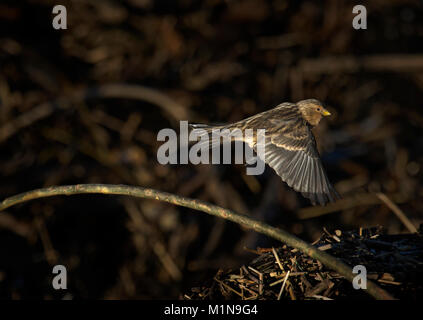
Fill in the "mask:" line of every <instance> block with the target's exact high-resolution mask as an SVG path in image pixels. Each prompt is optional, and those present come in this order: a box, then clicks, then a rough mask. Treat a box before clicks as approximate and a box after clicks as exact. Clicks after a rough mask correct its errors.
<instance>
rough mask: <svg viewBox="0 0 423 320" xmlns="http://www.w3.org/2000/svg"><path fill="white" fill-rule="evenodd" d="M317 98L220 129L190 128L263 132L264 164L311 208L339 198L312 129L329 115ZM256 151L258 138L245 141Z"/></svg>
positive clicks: (270, 111) (275, 109)
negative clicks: (311, 205) (322, 160)
mask: <svg viewBox="0 0 423 320" xmlns="http://www.w3.org/2000/svg"><path fill="white" fill-rule="evenodd" d="M329 115H330V112H329V111H327V110H326V109H325V108H324V107H323V104H322V103H321V102H320V101H318V100H316V99H307V100H302V101H299V102H297V103H290V102H284V103H281V104H279V105H278V106H277V107H275V108H273V109H271V110H268V111H265V112H261V113H259V114H256V115H254V116H252V117H249V118H247V119H244V120H241V121H238V122H235V123H232V124H228V125H223V126H207V125H192V127H193V128H202V129H206V130H207V132H209V133H210V132H211V131H212V130H213V129H229V130H232V129H236V128H238V129H241V130H242V131H243V132H244V130H245V129H253V130H254V131H256V130H258V129H265V130H266V131H265V140H264V141H265V159H264V160H265V162H266V163H267V164H268V165H269V166H270V167H271V168H273V169H274V170H275V171H276V173H277V174H278V175H279V176H280V177H281V178H282V180H283V181H285V182H286V183H287V184H288V186H290V187H292V188H293V189H294V190H295V191H298V192H301V194H302V195H303V196H304V197H306V198H308V199H310V201H311V202H312V204H313V205H316V203H317V202H318V203H319V204H320V205H325V204H326V203H327V202H329V201H331V202H334V201H336V199H339V198H340V196H339V194H338V193H337V192H336V190H335V188H334V187H333V186H332V185H331V183H330V182H329V179H328V177H327V175H326V173H325V170H324V168H323V165H322V162H321V160H320V156H319V152H318V151H317V147H316V141H315V138H314V136H313V133H312V131H311V128H312V127H314V126H316V125H318V124H319V122H320V120H321V119H322V117H323V116H329ZM244 142H246V143H247V144H248V145H249V146H250V147H251V148H252V149H253V150H255V151H256V152H257V148H256V147H257V138H256V136H255V137H254V139H253V141H244Z"/></svg>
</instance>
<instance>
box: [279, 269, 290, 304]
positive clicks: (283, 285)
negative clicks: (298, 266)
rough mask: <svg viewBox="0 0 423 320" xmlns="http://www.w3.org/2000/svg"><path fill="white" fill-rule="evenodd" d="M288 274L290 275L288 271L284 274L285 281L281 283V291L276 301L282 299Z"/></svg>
mask: <svg viewBox="0 0 423 320" xmlns="http://www.w3.org/2000/svg"><path fill="white" fill-rule="evenodd" d="M290 273H291V270H288V272H287V273H286V276H285V279H284V280H283V283H282V287H281V291H279V295H278V300H280V299H281V297H282V293H283V289H285V284H286V280H288V277H289V274H290Z"/></svg>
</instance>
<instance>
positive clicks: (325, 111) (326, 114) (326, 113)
mask: <svg viewBox="0 0 423 320" xmlns="http://www.w3.org/2000/svg"><path fill="white" fill-rule="evenodd" d="M322 114H323V115H324V116H325V117H327V116H330V115H331V113H330V112H329V111H327V110H323V112H322Z"/></svg>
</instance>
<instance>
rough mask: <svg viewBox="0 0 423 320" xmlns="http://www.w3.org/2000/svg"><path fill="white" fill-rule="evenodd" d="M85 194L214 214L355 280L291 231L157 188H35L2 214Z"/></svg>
mask: <svg viewBox="0 0 423 320" xmlns="http://www.w3.org/2000/svg"><path fill="white" fill-rule="evenodd" d="M82 193H96V194H114V195H126V196H132V197H138V198H145V199H155V200H159V201H165V202H168V203H172V204H174V205H178V206H182V207H187V208H191V209H195V210H198V211H202V212H205V213H208V214H210V215H214V216H217V217H220V218H223V219H226V220H230V221H232V222H235V223H237V224H240V225H242V226H244V227H246V228H249V229H252V230H254V231H256V232H259V233H262V234H265V235H267V236H269V237H271V238H274V239H276V240H279V241H281V242H284V243H286V244H287V245H289V246H291V247H293V248H297V249H298V250H300V251H301V252H303V253H305V254H306V255H308V256H310V257H312V258H314V259H317V260H319V261H320V262H321V263H323V264H324V265H326V266H327V267H328V268H331V269H333V270H335V271H337V272H338V273H339V274H341V275H342V276H344V277H345V278H346V279H348V280H349V281H352V280H353V278H354V274H353V273H352V270H351V268H350V267H348V266H347V265H346V264H344V263H343V262H341V261H340V260H338V259H336V258H334V257H332V256H330V255H329V254H327V253H325V252H323V251H320V250H318V249H316V248H315V247H313V246H311V245H309V244H308V243H306V242H305V241H303V240H301V239H299V238H297V237H295V236H294V235H291V234H289V233H288V232H286V231H284V230H282V229H278V228H275V227H272V226H269V225H267V224H265V223H263V222H261V221H259V220H256V219H254V218H251V217H248V216H245V215H241V214H237V213H235V212H233V211H231V210H228V209H224V208H222V207H219V206H216V205H213V204H210V203H207V202H205V201H201V200H196V199H190V198H187V197H181V196H178V195H174V194H171V193H167V192H162V191H158V190H154V189H148V188H142V187H132V186H127V185H106V184H77V185H69V186H54V187H49V188H42V189H36V190H32V191H28V192H24V193H20V194H18V195H15V196H12V197H9V198H6V199H5V200H3V202H1V203H0V211H2V210H5V209H7V208H9V207H12V206H15V205H17V204H19V203H23V202H27V201H30V200H33V199H38V198H45V197H52V196H58V195H67V196H69V195H74V194H82ZM366 292H367V293H369V294H370V295H371V296H373V297H374V298H376V299H380V300H392V299H394V298H393V297H392V296H391V295H390V294H389V293H388V292H386V291H385V290H383V289H382V288H380V287H379V286H377V285H376V284H375V283H373V282H371V281H368V282H367V290H366Z"/></svg>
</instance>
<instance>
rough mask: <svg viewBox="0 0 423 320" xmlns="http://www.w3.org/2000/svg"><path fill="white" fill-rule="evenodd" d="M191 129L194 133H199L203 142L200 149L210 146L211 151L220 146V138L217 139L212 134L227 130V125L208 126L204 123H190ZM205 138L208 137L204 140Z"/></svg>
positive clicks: (199, 137)
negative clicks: (216, 131)
mask: <svg viewBox="0 0 423 320" xmlns="http://www.w3.org/2000/svg"><path fill="white" fill-rule="evenodd" d="M189 127H190V128H191V129H192V131H197V132H198V139H200V140H201V142H199V143H200V145H199V147H200V146H201V147H203V146H205V145H208V147H209V149H213V148H215V147H217V146H219V144H220V142H221V141H220V136H219V137H216V136H214V135H212V134H211V133H212V132H213V130H222V129H225V128H226V125H208V124H202V123H190V124H189ZM204 136H207V139H204V140H203V139H202V138H204Z"/></svg>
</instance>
